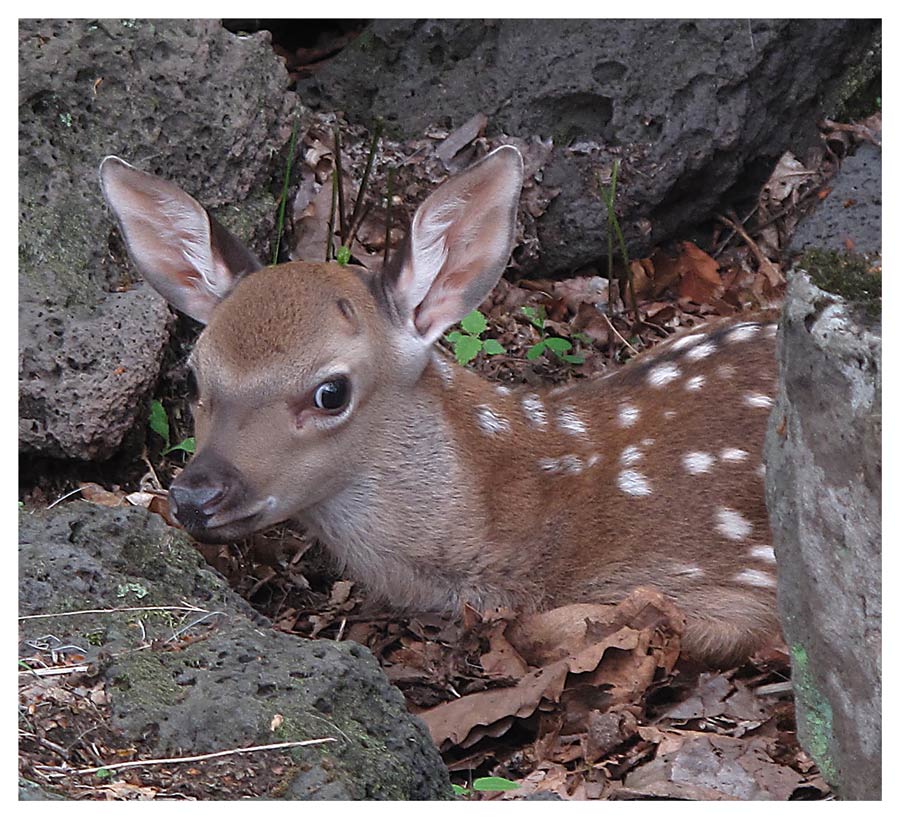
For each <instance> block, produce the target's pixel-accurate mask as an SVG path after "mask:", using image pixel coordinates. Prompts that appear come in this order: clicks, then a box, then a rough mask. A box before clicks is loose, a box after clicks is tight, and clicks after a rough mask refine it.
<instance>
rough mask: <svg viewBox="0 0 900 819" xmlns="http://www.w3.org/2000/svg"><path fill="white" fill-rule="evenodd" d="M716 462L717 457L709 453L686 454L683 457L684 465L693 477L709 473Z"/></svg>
mask: <svg viewBox="0 0 900 819" xmlns="http://www.w3.org/2000/svg"><path fill="white" fill-rule="evenodd" d="M715 462H716V459H715V456H714V455H710V454H709V453H708V452H686V453H685V454H684V455H682V456H681V463H682V465H683V466H684V468H685V469H686V470H687V471H688V472H690V473H691V475H701V474H703V473H704V472H709V470H710V469H712V466H713V464H714V463H715Z"/></svg>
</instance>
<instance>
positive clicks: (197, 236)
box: [100, 156, 262, 324]
mask: <svg viewBox="0 0 900 819" xmlns="http://www.w3.org/2000/svg"><path fill="white" fill-rule="evenodd" d="M100 187H101V188H102V189H103V196H104V198H105V199H106V202H107V204H108V205H109V207H110V208H111V209H112V212H113V213H114V214H115V216H116V219H117V220H118V222H119V228H120V230H121V231H122V237H123V238H124V240H125V246H126V247H127V249H128V254H129V256H131V259H132V261H133V262H134V263H135V265H136V266H137V268H138V269H139V270H140V271H141V274H142V275H143V276H144V278H145V279H146V280H147V281H148V282H149V283H150V284H151V285H152V287H153V288H154V289H155V290H156V291H157V292H158V293H160V294H161V295H162V296H163V298H165V299H166V301H168V302H169V304H171V305H172V306H173V307H174V308H175V309H176V310H180V311H181V312H182V313H187V315H189V316H191V317H192V318H195V319H197V321H200V322H203V323H204V324H205V323H206V322H207V321H208V320H209V316H210V314H211V313H212V311H213V308H214V307H215V306H216V305H217V304H218V303H219V302H220V301H221V300H222V299H223V298H225V296H227V295H228V293H229V292H230V291H231V289H232V288H233V287H234V285H235V284H236V283H237V281H238V279H240V278H241V276H245V275H246V274H247V273H252V272H253V271H254V270H258V269H259V268H260V267H262V264H261V263H260V262H259V260H258V259H257V258H256V256H255V255H254V254H253V253H252V252H251V251H250V250H248V249H247V248H246V247H244V245H243V244H241V242H240V241H239V240H238V239H236V238H235V237H234V236H233V235H232V234H230V233H229V232H228V231H227V230H225V228H223V227H222V226H221V225H220V224H219V223H218V222H216V221H215V220H214V219H212V217H210V215H209V214H208V213H207V212H206V210H205V209H204V208H203V206H202V205H200V203H199V202H197V200H196V199H194V198H193V197H191V196H188V195H187V194H186V193H185V192H184V191H183V190H181V188H179V187H178V186H177V185H173V184H172V183H171V182H167V181H166V180H164V179H160V178H159V177H157V176H153V175H152V174H149V173H144V172H143V171H139V170H138V169H137V168H134V167H132V166H131V165H129V164H128V163H127V162H124V161H122V160H121V159H119V158H118V157H115V156H108V157H106V159H104V160H103V162H101V163H100Z"/></svg>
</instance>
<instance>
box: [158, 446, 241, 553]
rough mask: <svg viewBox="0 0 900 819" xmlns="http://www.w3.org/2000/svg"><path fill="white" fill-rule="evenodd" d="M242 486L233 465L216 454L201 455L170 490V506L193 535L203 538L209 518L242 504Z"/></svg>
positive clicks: (192, 461) (197, 456) (199, 454)
mask: <svg viewBox="0 0 900 819" xmlns="http://www.w3.org/2000/svg"><path fill="white" fill-rule="evenodd" d="M242 496H243V489H242V483H241V481H240V477H239V475H238V474H237V470H235V469H234V467H232V466H231V465H230V464H229V463H227V462H226V461H224V460H222V459H221V458H219V457H218V456H216V455H215V454H213V453H205V452H201V453H198V454H197V455H196V456H195V457H194V458H193V460H191V462H190V463H189V464H188V465H187V467H186V468H185V469H184V471H183V472H182V473H181V474H180V475H179V476H178V477H177V478H176V479H175V481H174V482H173V484H172V486H171V487H170V488H169V505H170V508H171V510H172V512H173V513H174V515H175V517H176V518H178V520H179V522H180V523H181V524H182V526H184V528H185V529H187V530H188V531H189V532H191V534H194V535H202V534H203V532H205V531H206V529H207V526H208V524H209V519H210V518H211V517H212V516H213V515H215V514H216V513H217V512H222V511H225V510H226V509H228V508H229V507H232V506H234V505H236V504H239V503H240V502H241V498H242Z"/></svg>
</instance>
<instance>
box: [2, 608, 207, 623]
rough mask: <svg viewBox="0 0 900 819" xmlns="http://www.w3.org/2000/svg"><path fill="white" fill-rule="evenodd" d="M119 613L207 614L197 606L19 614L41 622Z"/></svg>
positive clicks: (23, 618)
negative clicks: (166, 612)
mask: <svg viewBox="0 0 900 819" xmlns="http://www.w3.org/2000/svg"><path fill="white" fill-rule="evenodd" d="M121 611H195V612H199V613H203V614H209V612H208V611H206V609H201V608H199V607H198V606H122V607H121V608H116V609H80V610H79V611H61V612H58V613H56V614H20V615H19V619H20V620H43V619H46V618H48V617H75V616H76V615H78V614H118V613H119V612H121Z"/></svg>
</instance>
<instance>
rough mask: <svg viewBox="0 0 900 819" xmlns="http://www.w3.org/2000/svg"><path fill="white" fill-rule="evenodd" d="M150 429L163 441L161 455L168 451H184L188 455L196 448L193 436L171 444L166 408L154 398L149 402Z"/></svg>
mask: <svg viewBox="0 0 900 819" xmlns="http://www.w3.org/2000/svg"><path fill="white" fill-rule="evenodd" d="M150 429H152V430H153V431H154V432H155V433H156V434H157V435H159V437H160V438H162V439H163V441H164V442H165V447H164V448H163V453H162V454H163V455H168V454H169V453H170V452H186V453H187V454H188V455H193V454H194V450H195V449H196V448H197V442H196V440H195V439H194V437H193V436H191V437H190V438H185V439H184V440H183V441H181V443H178V444H174V445H173V444H172V442H171V439H170V437H169V436H170V433H169V416H168V415H166V409H165V407H164V406H163V405H162V401H159V400H157V399H155V398H154V399H153V401H152V402H151V404H150Z"/></svg>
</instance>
